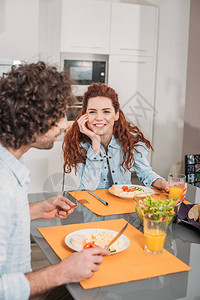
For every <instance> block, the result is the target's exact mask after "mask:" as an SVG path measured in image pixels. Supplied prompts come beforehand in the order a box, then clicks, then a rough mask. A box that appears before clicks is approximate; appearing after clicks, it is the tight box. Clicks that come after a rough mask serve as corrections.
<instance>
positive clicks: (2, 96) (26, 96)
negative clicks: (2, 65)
mask: <svg viewBox="0 0 200 300" xmlns="http://www.w3.org/2000/svg"><path fill="white" fill-rule="evenodd" d="M71 103H73V96H72V93H71V79H70V77H69V74H68V73H67V72H58V71H57V69H56V67H54V66H48V65H47V64H45V63H44V62H42V61H39V62H38V63H31V64H26V63H23V64H22V65H20V66H19V67H16V66H13V67H12V69H11V71H10V72H8V73H4V74H3V75H2V77H1V78H0V143H1V144H2V145H3V146H5V147H11V148H13V149H19V148H20V147H21V146H22V145H28V144H30V143H33V142H35V138H36V134H44V133H46V132H47V131H48V130H49V129H50V128H51V127H52V126H55V125H56V123H57V122H58V121H59V120H60V119H61V118H63V117H64V116H65V113H66V110H67V106H68V105H71Z"/></svg>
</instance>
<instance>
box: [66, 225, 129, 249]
mask: <svg viewBox="0 0 200 300" xmlns="http://www.w3.org/2000/svg"><path fill="white" fill-rule="evenodd" d="M117 234H118V232H117V231H114V230H109V229H100V228H90V229H81V230H77V231H74V232H71V233H69V234H68V235H67V236H66V237H65V244H66V245H67V246H68V247H69V248H71V249H72V250H74V251H81V250H83V249H87V248H94V247H98V246H99V247H102V248H105V247H106V246H107V245H108V244H109V242H110V241H111V240H112V239H113V238H114V237H115V236H116V235H117ZM129 245H130V240H129V239H128V238H127V237H126V236H125V235H124V234H122V235H121V236H120V237H119V238H118V239H117V240H116V241H115V242H114V243H113V244H112V245H111V246H110V249H109V251H110V253H111V254H114V253H119V252H121V251H124V250H125V249H127V248H128V246H129Z"/></svg>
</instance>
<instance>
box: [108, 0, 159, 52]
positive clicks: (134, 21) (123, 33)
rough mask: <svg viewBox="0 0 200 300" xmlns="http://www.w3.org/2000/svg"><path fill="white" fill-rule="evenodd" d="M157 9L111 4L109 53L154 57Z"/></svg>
mask: <svg viewBox="0 0 200 300" xmlns="http://www.w3.org/2000/svg"><path fill="white" fill-rule="evenodd" d="M157 13H158V9H157V8H156V7H153V6H141V5H134V4H125V3H112V16H111V41H110V53H111V54H121V55H141V56H154V54H155V46H156V35H157Z"/></svg>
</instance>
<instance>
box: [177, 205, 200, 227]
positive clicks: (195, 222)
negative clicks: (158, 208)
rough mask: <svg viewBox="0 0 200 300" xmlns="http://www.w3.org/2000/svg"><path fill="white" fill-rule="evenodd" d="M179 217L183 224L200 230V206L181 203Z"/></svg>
mask: <svg viewBox="0 0 200 300" xmlns="http://www.w3.org/2000/svg"><path fill="white" fill-rule="evenodd" d="M177 216H178V218H179V220H181V221H182V222H184V223H186V224H189V225H192V226H194V227H196V228H197V229H199V230H200V204H185V203H181V207H180V209H179V212H178V214H177Z"/></svg>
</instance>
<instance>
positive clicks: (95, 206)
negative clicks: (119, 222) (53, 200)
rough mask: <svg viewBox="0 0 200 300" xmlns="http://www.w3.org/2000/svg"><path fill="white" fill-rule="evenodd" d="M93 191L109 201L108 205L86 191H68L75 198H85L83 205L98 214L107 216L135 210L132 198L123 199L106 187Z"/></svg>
mask: <svg viewBox="0 0 200 300" xmlns="http://www.w3.org/2000/svg"><path fill="white" fill-rule="evenodd" d="M93 193H94V194H95V195H97V196H99V197H100V198H101V199H103V200H105V201H106V202H108V203H109V205H108V206H106V205H104V204H102V203H101V202H100V201H99V200H98V199H96V198H95V197H94V196H92V195H90V194H89V193H88V191H76V192H70V194H71V195H72V196H73V197H75V198H76V199H77V200H80V199H87V200H88V202H89V203H85V204H84V205H85V206H86V207H87V208H88V209H90V210H91V211H92V212H93V213H95V214H96V215H99V216H109V215H117V214H126V213H132V212H135V202H134V201H133V200H132V199H123V198H119V197H117V196H114V195H112V194H111V193H110V192H109V191H108V189H101V190H95V191H93Z"/></svg>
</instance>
